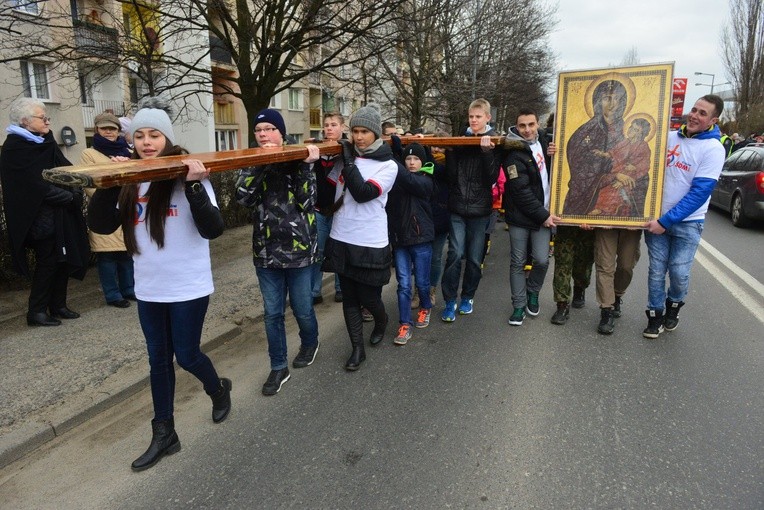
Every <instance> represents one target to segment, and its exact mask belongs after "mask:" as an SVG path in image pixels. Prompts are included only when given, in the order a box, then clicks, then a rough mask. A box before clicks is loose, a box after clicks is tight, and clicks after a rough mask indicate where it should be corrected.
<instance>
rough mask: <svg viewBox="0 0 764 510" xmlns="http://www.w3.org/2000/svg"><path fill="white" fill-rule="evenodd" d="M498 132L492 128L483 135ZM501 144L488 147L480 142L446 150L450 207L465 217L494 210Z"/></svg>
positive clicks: (491, 134)
mask: <svg viewBox="0 0 764 510" xmlns="http://www.w3.org/2000/svg"><path fill="white" fill-rule="evenodd" d="M485 135H489V136H496V131H494V130H493V129H490V130H488V131H486V132H485V133H483V134H481V135H469V134H466V133H465V136H485ZM500 164H501V148H499V147H497V148H495V149H493V150H490V151H484V150H483V149H482V148H480V147H479V146H474V145H471V146H464V147H458V148H452V149H447V150H446V176H447V179H448V210H449V211H450V212H452V213H455V214H458V215H460V216H463V217H465V218H477V217H481V216H488V215H489V214H491V211H492V208H491V205H492V202H493V198H492V196H491V187H492V186H493V183H495V182H496V178H497V177H498V175H499V165H500Z"/></svg>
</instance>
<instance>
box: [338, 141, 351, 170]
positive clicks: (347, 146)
mask: <svg viewBox="0 0 764 510" xmlns="http://www.w3.org/2000/svg"><path fill="white" fill-rule="evenodd" d="M338 142H339V144H340V145H342V162H343V163H344V164H345V168H348V167H350V166H351V165H352V164H353V161H354V160H355V149H354V148H353V142H351V141H350V140H345V139H344V138H342V139H340V140H338Z"/></svg>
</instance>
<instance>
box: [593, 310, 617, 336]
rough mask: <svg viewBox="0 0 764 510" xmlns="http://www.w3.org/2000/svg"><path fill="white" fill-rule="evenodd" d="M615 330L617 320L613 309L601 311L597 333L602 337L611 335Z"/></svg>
mask: <svg viewBox="0 0 764 510" xmlns="http://www.w3.org/2000/svg"><path fill="white" fill-rule="evenodd" d="M614 329H615V318H614V317H613V309H612V308H602V309H600V324H599V326H597V333H599V334H601V335H611V334H612V333H613V330H614Z"/></svg>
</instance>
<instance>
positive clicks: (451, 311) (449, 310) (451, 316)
mask: <svg viewBox="0 0 764 510" xmlns="http://www.w3.org/2000/svg"><path fill="white" fill-rule="evenodd" d="M440 318H441V320H443V322H454V321H455V320H456V300H455V299H451V300H448V301H446V308H445V309H444V310H443V315H441V317H440Z"/></svg>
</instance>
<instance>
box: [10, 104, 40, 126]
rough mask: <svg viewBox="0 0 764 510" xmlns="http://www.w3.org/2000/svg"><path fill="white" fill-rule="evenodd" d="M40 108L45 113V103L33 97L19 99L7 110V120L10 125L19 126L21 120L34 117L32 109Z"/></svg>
mask: <svg viewBox="0 0 764 510" xmlns="http://www.w3.org/2000/svg"><path fill="white" fill-rule="evenodd" d="M37 107H40V108H42V109H43V111H45V103H43V102H42V101H40V100H39V99H35V98H33V97H20V98H18V99H16V100H15V101H13V102H12V103H11V107H10V108H9V110H8V118H9V119H10V121H11V124H15V125H16V126H21V121H22V120H23V119H28V118H30V117H31V116H32V115H34V109H35V108H37Z"/></svg>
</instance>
